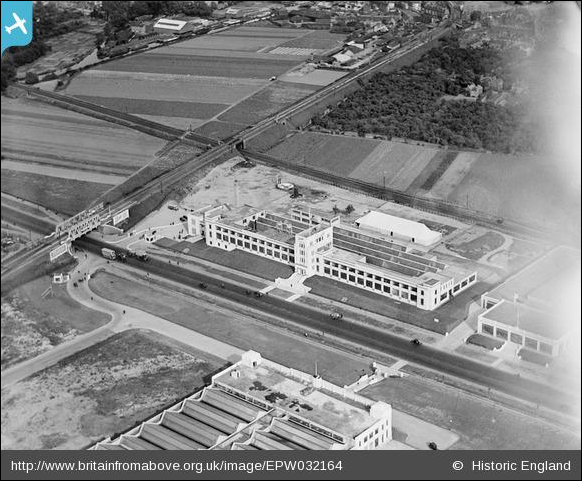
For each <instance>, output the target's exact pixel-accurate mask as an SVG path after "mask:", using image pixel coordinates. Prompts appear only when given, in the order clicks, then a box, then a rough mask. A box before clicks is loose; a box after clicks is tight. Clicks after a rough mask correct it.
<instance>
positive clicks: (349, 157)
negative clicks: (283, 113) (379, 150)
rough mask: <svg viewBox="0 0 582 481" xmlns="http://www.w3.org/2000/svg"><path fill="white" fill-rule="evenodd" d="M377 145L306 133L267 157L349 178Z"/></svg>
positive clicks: (377, 142)
mask: <svg viewBox="0 0 582 481" xmlns="http://www.w3.org/2000/svg"><path fill="white" fill-rule="evenodd" d="M379 143H380V141H378V140H370V139H359V138H353V137H345V136H339V135H325V134H315V133H311V132H306V133H299V134H296V135H293V136H292V137H289V138H287V139H286V140H285V141H284V142H282V143H281V144H279V145H277V146H275V147H274V148H273V149H271V150H270V151H269V152H268V154H269V155H273V156H274V157H278V158H281V159H283V160H287V161H290V162H294V163H297V164H302V165H308V166H310V167H315V168H319V169H322V170H326V171H329V172H334V173H337V174H339V175H350V173H351V172H352V171H353V170H354V169H355V168H356V167H357V166H358V165H360V163H361V162H362V160H363V159H364V158H365V157H366V156H367V155H369V154H371V153H372V151H373V150H374V149H375V148H376V147H377V145H378V144H379Z"/></svg>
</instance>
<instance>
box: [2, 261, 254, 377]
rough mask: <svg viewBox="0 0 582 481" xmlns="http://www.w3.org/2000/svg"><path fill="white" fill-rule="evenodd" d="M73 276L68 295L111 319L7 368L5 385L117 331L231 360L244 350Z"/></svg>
mask: <svg viewBox="0 0 582 481" xmlns="http://www.w3.org/2000/svg"><path fill="white" fill-rule="evenodd" d="M102 263H103V261H102V260H101V259H99V260H98V261H97V262H95V261H94V260H92V259H90V261H89V262H84V263H81V264H80V265H79V267H78V268H77V270H81V272H94V270H95V268H97V267H98V266H99V264H102ZM74 279H76V277H75V278H74ZM74 279H71V282H69V283H68V284H67V291H68V293H69V295H70V296H71V297H72V298H73V299H74V300H76V301H77V302H79V303H80V304H83V305H85V306H87V307H89V308H90V309H94V310H97V311H101V312H105V313H107V314H109V315H110V316H111V321H110V322H109V323H107V324H106V325H105V326H102V327H99V328H97V329H95V330H93V331H91V332H88V333H87V334H83V335H80V336H78V337H76V338H75V339H73V340H71V341H69V342H65V343H63V344H60V345H58V346H56V347H55V348H53V349H51V350H50V351H47V352H45V353H43V354H40V355H39V356H36V357H34V358H32V359H29V360H27V361H24V362H21V363H19V364H17V365H16V366H13V367H11V368H8V369H6V370H5V371H3V372H2V380H1V386H2V388H4V387H6V386H9V385H11V384H14V383H16V382H18V381H21V380H22V379H25V378H26V377H28V376H30V375H32V374H34V373H35V372H38V371H41V370H43V369H46V368H47V367H50V366H53V365H55V364H57V363H58V362H59V361H62V360H63V359H65V358H67V357H69V356H71V355H73V354H75V353H76V352H79V351H81V350H83V349H87V348H88V347H91V346H93V345H95V344H97V343H99V342H101V341H104V340H105V339H107V338H109V337H111V336H113V335H114V334H116V333H118V332H122V331H125V330H128V329H147V330H150V331H154V332H157V333H159V334H162V335H164V336H166V337H170V338H172V339H175V340H176V341H179V342H181V343H183V344H187V345H189V346H192V347H194V348H196V349H199V350H201V351H205V352H208V353H209V354H212V355H213V356H217V357H220V358H222V359H225V360H227V361H230V362H235V361H238V360H239V359H240V354H241V353H242V352H243V351H242V349H239V348H237V347H234V346H231V345H230V344H226V343H224V342H221V341H218V340H216V339H212V338H211V337H208V336H205V335H203V334H200V333H198V332H196V331H192V330H190V329H187V328H185V327H182V326H179V325H177V324H174V323H172V322H170V321H167V320H165V319H162V318H161V317H157V316H154V315H152V314H149V313H147V312H144V311H140V310H139V309H134V308H132V307H128V306H124V305H122V304H119V303H116V302H112V301H109V300H107V299H104V298H102V297H99V296H97V295H96V294H95V293H93V292H92V291H91V290H90V289H89V286H88V283H87V282H81V283H79V284H78V285H79V287H77V288H75V287H72V281H73V280H74ZM124 311H125V313H124Z"/></svg>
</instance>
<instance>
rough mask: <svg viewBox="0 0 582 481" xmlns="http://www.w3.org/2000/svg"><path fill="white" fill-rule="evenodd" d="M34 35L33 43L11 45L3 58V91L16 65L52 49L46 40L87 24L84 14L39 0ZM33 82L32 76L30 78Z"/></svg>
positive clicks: (36, 6)
mask: <svg viewBox="0 0 582 481" xmlns="http://www.w3.org/2000/svg"><path fill="white" fill-rule="evenodd" d="M33 14H34V35H33V40H32V42H31V43H29V44H28V45H26V46H25V47H11V48H9V49H8V51H7V53H5V54H4V55H3V58H2V91H4V90H5V89H6V87H7V86H8V84H9V82H10V81H11V80H12V79H13V78H14V75H15V71H14V68H15V67H20V66H21V65H25V64H28V63H31V62H34V61H35V60H36V59H38V58H40V57H42V56H43V55H45V54H46V53H47V52H49V51H50V49H51V48H50V46H49V45H48V44H47V43H46V40H47V39H49V38H51V37H56V36H58V35H63V34H65V33H68V32H72V31H74V30H78V29H79V28H81V27H83V26H84V25H85V22H84V21H83V20H82V18H81V17H82V16H83V14H82V13H81V12H78V11H71V10H69V9H61V8H57V6H56V5H55V4H54V3H46V4H45V3H43V2H37V3H36V4H35V6H34V10H33ZM29 80H31V82H30V83H34V82H32V78H29Z"/></svg>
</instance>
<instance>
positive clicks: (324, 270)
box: [323, 267, 331, 274]
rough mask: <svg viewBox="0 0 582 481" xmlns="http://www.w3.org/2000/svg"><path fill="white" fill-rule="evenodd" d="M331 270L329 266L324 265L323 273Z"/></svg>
mask: <svg viewBox="0 0 582 481" xmlns="http://www.w3.org/2000/svg"><path fill="white" fill-rule="evenodd" d="M330 272H331V270H330V269H329V267H324V268H323V273H324V274H329V273H330Z"/></svg>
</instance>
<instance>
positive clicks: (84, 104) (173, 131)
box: [15, 84, 220, 146]
mask: <svg viewBox="0 0 582 481" xmlns="http://www.w3.org/2000/svg"><path fill="white" fill-rule="evenodd" d="M15 87H17V88H20V89H21V90H25V91H26V92H27V93H28V94H29V95H32V96H35V97H39V98H41V99H42V100H51V101H54V102H60V103H64V104H67V105H74V106H76V107H79V108H82V109H85V110H89V111H93V112H96V113H98V114H101V115H105V116H107V117H110V118H113V119H117V120H122V121H123V122H124V123H125V125H128V126H132V127H134V128H137V129H138V130H141V131H145V132H146V133H148V134H152V133H154V134H155V133H157V134H158V135H157V136H158V137H162V138H164V139H166V140H178V139H182V140H191V141H193V142H197V143H200V144H203V145H210V146H217V145H219V144H220V142H219V141H218V140H216V139H212V138H210V137H205V136H203V135H200V134H197V133H196V132H185V131H183V130H180V129H177V128H175V127H171V126H169V125H164V124H160V123H158V122H154V121H152V120H147V119H143V118H141V117H138V116H136V115H132V114H128V113H126V112H120V111H118V110H114V109H110V108H107V107H103V106H102V105H98V104H94V103H92V102H88V101H86V100H81V99H78V98H76V97H71V96H69V95H63V94H57V93H55V92H49V91H46V90H40V89H38V88H35V87H31V86H28V85H22V84H15ZM140 127H141V128H140ZM144 129H147V130H144Z"/></svg>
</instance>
